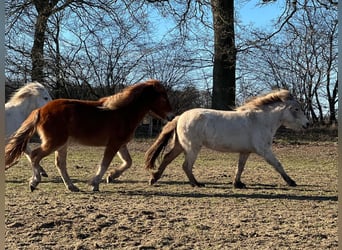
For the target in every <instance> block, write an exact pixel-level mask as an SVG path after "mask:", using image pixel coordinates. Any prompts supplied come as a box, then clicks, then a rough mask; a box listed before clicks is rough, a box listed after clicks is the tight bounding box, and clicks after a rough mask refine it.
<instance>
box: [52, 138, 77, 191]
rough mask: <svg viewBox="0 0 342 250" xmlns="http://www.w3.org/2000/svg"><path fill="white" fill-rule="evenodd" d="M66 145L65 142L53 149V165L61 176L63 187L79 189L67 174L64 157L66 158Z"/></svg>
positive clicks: (71, 189) (73, 189)
mask: <svg viewBox="0 0 342 250" xmlns="http://www.w3.org/2000/svg"><path fill="white" fill-rule="evenodd" d="M67 150H68V145H67V144H65V145H64V146H62V147H61V148H59V149H58V150H56V151H55V165H56V167H57V169H58V172H59V174H60V175H61V176H62V179H63V182H64V185H65V187H66V188H67V189H68V190H70V191H72V192H78V191H80V190H79V189H78V187H76V186H75V185H74V184H73V183H72V182H71V180H70V177H69V174H68V172H67V168H66V158H67Z"/></svg>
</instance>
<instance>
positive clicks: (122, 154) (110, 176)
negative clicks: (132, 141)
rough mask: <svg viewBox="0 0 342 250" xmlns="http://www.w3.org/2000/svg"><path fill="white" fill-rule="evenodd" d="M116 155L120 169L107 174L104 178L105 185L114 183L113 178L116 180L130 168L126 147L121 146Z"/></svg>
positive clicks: (130, 159)
mask: <svg viewBox="0 0 342 250" xmlns="http://www.w3.org/2000/svg"><path fill="white" fill-rule="evenodd" d="M117 154H118V155H119V157H120V159H121V161H122V164H121V166H120V167H118V168H116V169H115V170H113V171H111V172H110V173H109V174H108V176H107V178H106V181H107V183H111V182H114V179H115V178H118V177H119V176H120V175H121V174H122V173H123V172H125V171H126V170H127V169H129V168H130V167H131V166H132V158H131V155H130V154H129V152H128V149H127V145H124V146H122V147H121V148H120V149H119V151H118V153H117Z"/></svg>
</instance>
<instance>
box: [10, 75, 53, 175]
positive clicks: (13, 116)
mask: <svg viewBox="0 0 342 250" xmlns="http://www.w3.org/2000/svg"><path fill="white" fill-rule="evenodd" d="M51 100H52V99H51V96H50V94H49V92H48V91H47V90H46V88H45V87H44V86H43V85H42V84H40V83H38V82H31V83H28V84H26V85H24V86H23V87H21V88H19V89H18V90H17V91H16V92H15V93H14V94H13V95H12V97H11V98H10V100H9V101H8V102H7V103H5V127H6V141H5V142H6V143H7V142H8V139H9V137H10V136H11V135H12V134H13V133H14V132H15V131H16V130H17V129H18V128H19V127H20V125H21V124H22V123H23V121H24V120H25V119H26V118H27V117H28V115H29V114H30V113H31V112H32V111H33V110H34V109H36V108H39V107H42V106H44V105H45V104H46V103H48V102H49V101H51ZM24 153H25V155H26V157H27V159H28V160H29V161H30V163H31V158H30V154H31V150H30V148H29V147H26V149H25V152H24ZM13 164H15V163H13ZM13 164H12V165H13ZM6 168H8V166H6ZM40 168H41V169H40V173H41V175H42V176H46V177H47V173H46V172H45V170H44V169H43V168H42V167H40Z"/></svg>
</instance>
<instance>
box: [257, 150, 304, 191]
mask: <svg viewBox="0 0 342 250" xmlns="http://www.w3.org/2000/svg"><path fill="white" fill-rule="evenodd" d="M260 155H261V156H263V157H264V158H265V160H266V161H267V162H268V163H269V164H271V165H272V166H273V167H274V169H275V170H276V171H277V172H278V173H279V174H280V175H281V177H283V179H284V180H285V181H286V183H287V184H288V185H289V186H292V187H295V186H297V184H296V182H295V181H294V180H292V179H291V178H290V176H288V175H287V173H286V172H285V170H284V168H283V166H282V165H281V163H280V162H279V161H278V159H277V158H276V157H275V155H274V154H273V152H272V150H271V149H269V150H266V151H265V152H264V153H263V154H260Z"/></svg>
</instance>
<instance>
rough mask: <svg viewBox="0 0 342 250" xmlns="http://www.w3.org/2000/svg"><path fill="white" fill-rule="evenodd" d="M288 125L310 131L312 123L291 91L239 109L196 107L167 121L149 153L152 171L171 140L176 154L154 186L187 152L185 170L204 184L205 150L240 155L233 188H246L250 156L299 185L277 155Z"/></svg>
mask: <svg viewBox="0 0 342 250" xmlns="http://www.w3.org/2000/svg"><path fill="white" fill-rule="evenodd" d="M281 125H284V126H286V127H289V128H292V129H302V128H307V127H308V125H309V121H308V119H307V118H306V116H305V115H304V113H303V111H302V109H301V105H300V104H299V103H298V102H297V101H296V100H295V99H294V98H293V97H292V95H291V94H290V93H289V91H287V90H280V91H277V92H271V93H269V94H267V95H265V96H260V97H257V98H255V99H253V100H251V101H249V102H247V103H246V104H245V105H243V106H241V107H239V108H237V109H236V110H235V111H219V110H212V109H191V110H188V111H186V112H184V113H183V114H182V115H180V116H177V117H176V118H175V119H173V120H172V121H170V122H168V123H167V124H166V125H165V126H164V128H163V130H162V132H161V133H160V135H159V137H158V138H157V140H156V141H155V142H154V144H153V145H152V146H151V147H150V149H149V150H148V151H147V152H146V162H145V163H146V168H147V169H153V168H154V167H155V160H156V159H157V157H158V156H159V154H160V153H161V152H163V150H164V148H165V147H166V146H167V144H168V141H169V139H171V138H172V143H173V145H172V146H171V147H172V148H171V150H170V151H169V152H168V153H167V154H166V155H165V156H164V158H163V160H162V162H161V164H160V166H159V167H158V169H157V171H156V172H152V178H151V180H150V184H154V183H155V182H156V181H157V180H158V179H159V178H160V177H161V175H162V173H163V172H164V170H165V168H166V166H167V165H168V164H169V163H171V162H172V161H173V160H174V159H175V158H176V157H177V156H178V155H179V154H180V153H182V152H184V154H185V161H184V163H183V170H184V171H185V173H186V175H187V177H188V178H189V180H190V183H191V185H193V186H203V184H201V183H199V182H198V181H197V180H196V179H195V177H194V175H193V173H192V167H193V165H194V162H195V160H196V158H197V155H198V153H199V152H200V149H201V147H202V146H205V147H208V148H210V149H213V150H217V151H221V152H236V153H239V154H240V155H239V162H238V167H237V171H236V175H235V179H234V181H233V184H234V187H236V188H245V187H246V186H245V184H244V183H242V182H241V174H242V172H243V170H244V167H245V163H246V161H247V159H248V157H249V155H250V154H251V153H256V154H258V155H260V156H262V157H263V158H264V159H265V160H266V161H267V162H268V163H269V164H271V165H272V166H273V167H274V169H275V170H276V171H277V172H278V173H279V174H280V175H281V176H282V177H283V179H284V180H285V181H286V182H287V184H288V185H289V186H296V182H295V181H294V180H292V179H291V178H290V177H289V176H288V175H287V173H286V172H285V170H284V168H283V166H282V165H281V163H280V162H279V161H278V160H277V158H276V157H275V155H274V153H273V152H272V148H271V146H272V140H273V136H274V134H275V133H276V131H277V129H278V128H279V127H280V126H281Z"/></svg>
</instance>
